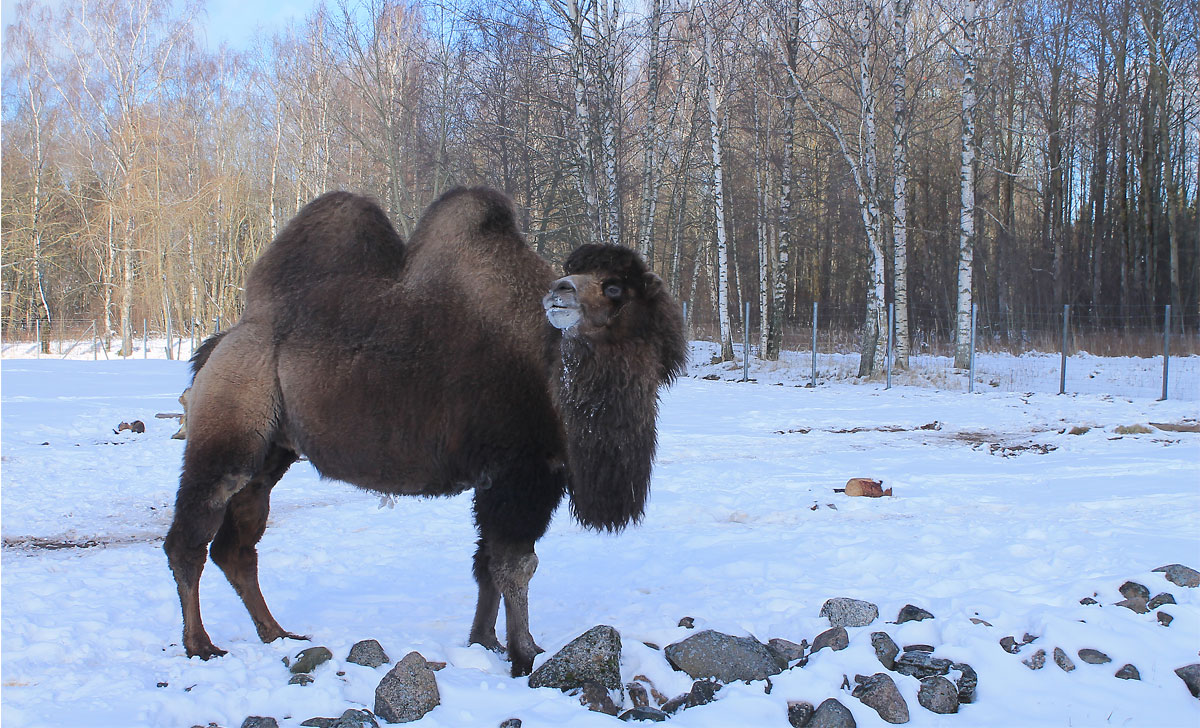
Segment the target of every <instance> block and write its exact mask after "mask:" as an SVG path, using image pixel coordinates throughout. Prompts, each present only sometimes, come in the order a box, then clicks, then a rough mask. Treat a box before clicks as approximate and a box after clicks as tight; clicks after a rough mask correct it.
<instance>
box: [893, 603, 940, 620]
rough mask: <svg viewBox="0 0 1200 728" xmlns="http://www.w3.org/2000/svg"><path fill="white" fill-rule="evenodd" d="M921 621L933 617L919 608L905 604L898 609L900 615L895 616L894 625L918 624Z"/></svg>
mask: <svg viewBox="0 0 1200 728" xmlns="http://www.w3.org/2000/svg"><path fill="white" fill-rule="evenodd" d="M923 619H933V615H932V614H930V613H929V612H927V611H925V610H924V609H921V608H920V607H914V606H913V605H911V604H905V605H904V606H903V607H901V608H900V613H899V614H897V615H896V624H903V623H904V622H920V621H921V620H923Z"/></svg>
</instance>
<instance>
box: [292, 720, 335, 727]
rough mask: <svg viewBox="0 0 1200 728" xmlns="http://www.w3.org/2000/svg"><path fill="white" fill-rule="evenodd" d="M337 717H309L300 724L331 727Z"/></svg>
mask: <svg viewBox="0 0 1200 728" xmlns="http://www.w3.org/2000/svg"><path fill="white" fill-rule="evenodd" d="M336 722H337V718H309V719H308V720H306V721H304V722H302V723H301V724H300V725H301V726H303V727H304V728H332V726H333V724H334V723H336Z"/></svg>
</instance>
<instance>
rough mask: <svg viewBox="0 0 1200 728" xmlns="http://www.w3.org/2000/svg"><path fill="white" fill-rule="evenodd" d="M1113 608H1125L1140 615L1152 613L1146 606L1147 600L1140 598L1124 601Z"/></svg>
mask: <svg viewBox="0 0 1200 728" xmlns="http://www.w3.org/2000/svg"><path fill="white" fill-rule="evenodd" d="M1113 606H1117V607H1125V608H1126V609H1128V610H1130V611H1132V612H1136V613H1138V614H1145V613H1146V612H1149V611H1150V609H1149V607H1147V606H1146V600H1145V599H1141V598H1138V597H1130V598H1128V599H1122V600H1121V601H1119V602H1117V603H1116V604H1115V605H1113Z"/></svg>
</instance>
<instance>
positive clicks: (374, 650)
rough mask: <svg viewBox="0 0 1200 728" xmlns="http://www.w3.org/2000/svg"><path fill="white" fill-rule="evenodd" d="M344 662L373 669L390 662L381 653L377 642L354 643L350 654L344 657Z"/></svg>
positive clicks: (381, 649)
mask: <svg viewBox="0 0 1200 728" xmlns="http://www.w3.org/2000/svg"><path fill="white" fill-rule="evenodd" d="M346 662H353V663H354V664H355V665H364V666H366V667H371V668H375V667H379V666H380V665H385V664H387V663H389V662H391V660H389V659H388V656H387V653H386V652H384V651H383V646H382V645H380V644H379V642H378V641H376V640H362V641H361V642H355V643H354V646H353V647H351V648H350V654H349V655H348V656H347V657H346Z"/></svg>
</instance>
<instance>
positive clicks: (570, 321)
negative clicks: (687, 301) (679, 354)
mask: <svg viewBox="0 0 1200 728" xmlns="http://www.w3.org/2000/svg"><path fill="white" fill-rule="evenodd" d="M563 272H564V273H566V275H565V276H563V277H562V278H559V279H558V280H557V281H555V282H554V283H552V284H551V285H550V292H549V293H547V294H546V296H545V298H543V299H542V305H543V306H544V307H545V309H546V318H548V319H549V320H550V323H551V324H553V325H554V327H555V328H558V329H561V330H562V332H563V333H564V334H565V335H566V336H586V337H589V338H596V337H599V336H604V335H606V334H607V335H610V336H621V335H622V334H631V333H633V332H634V331H635V330H636V329H637V328H640V327H642V325H643V324H644V323H645V322H644V321H641V320H640V319H641V318H642V314H643V312H644V309H647V308H649V307H651V306H656V305H658V303H659V300H658V299H659V298H660V297H661V296H662V295H663V294H664V293H665V289H664V286H663V282H662V279H661V278H659V277H658V276H657V275H655V274H654V273H651V272H650V271H649V270H647V268H646V264H645V263H644V262H643V261H642V259H641V257H640V256H639V255H638V254H637V253H635V252H634V251H632V250H630V249H628V248H623V247H619V246H615V245H584V246H582V247H580V248H579V249H577V250H576V251H575V252H574V253H572V254H571V257H569V258H568V259H567V262H566V265H564V266H563Z"/></svg>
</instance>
